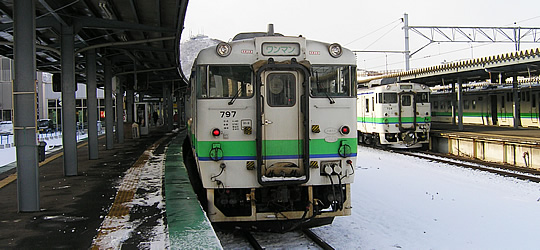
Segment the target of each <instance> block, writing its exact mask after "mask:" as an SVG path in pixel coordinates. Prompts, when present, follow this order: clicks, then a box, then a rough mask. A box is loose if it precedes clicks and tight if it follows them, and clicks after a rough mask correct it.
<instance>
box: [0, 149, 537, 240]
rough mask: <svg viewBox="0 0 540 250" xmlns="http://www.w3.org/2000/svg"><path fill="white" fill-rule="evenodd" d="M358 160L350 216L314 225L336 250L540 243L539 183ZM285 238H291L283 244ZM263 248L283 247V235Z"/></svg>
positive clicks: (401, 159)
mask: <svg viewBox="0 0 540 250" xmlns="http://www.w3.org/2000/svg"><path fill="white" fill-rule="evenodd" d="M60 143H61V141H60ZM9 152H10V151H9V149H2V150H0V159H5V158H6V157H8V156H9V155H10V154H11V155H14V151H13V153H9ZM13 157H14V156H13ZM155 157H157V158H152V160H151V161H150V162H149V163H147V166H145V169H144V170H143V171H142V172H143V173H144V175H143V176H141V181H140V182H139V184H140V185H142V186H139V188H143V189H148V190H152V189H151V187H155V186H156V185H157V186H161V184H159V183H154V181H160V179H161V178H155V177H156V176H161V171H163V169H162V165H163V159H162V158H161V157H162V156H161V155H160V156H155ZM358 159H359V160H358V163H357V167H356V177H355V183H354V184H353V186H352V197H351V199H352V204H353V210H352V215H351V216H348V217H337V218H336V219H335V220H334V223H333V224H332V225H328V226H324V227H320V228H314V229H313V231H314V232H315V233H316V234H318V235H320V236H321V237H322V238H324V239H325V240H327V241H328V242H329V243H330V244H331V245H332V246H333V247H335V248H336V249H396V248H397V249H401V248H402V249H538V248H539V246H540V237H538V236H537V235H538V232H540V230H539V229H540V184H539V183H533V182H528V181H522V180H518V179H515V178H510V177H503V176H499V175H496V174H492V173H487V172H482V171H478V170H470V169H464V168H460V167H455V166H451V165H447V164H443V163H433V162H429V161H426V160H422V159H418V158H413V157H409V156H404V155H398V154H392V153H391V152H386V151H381V150H377V149H372V148H364V147H359V149H358ZM0 166H1V165H0ZM146 174H148V176H146ZM156 202H157V203H159V204H158V207H159V208H163V207H164V205H163V203H162V202H163V198H162V197H161V194H160V192H158V191H157V190H153V191H151V192H149V193H147V194H146V195H145V196H143V197H135V200H134V203H133V204H132V205H131V206H152V205H155V204H156ZM138 223H140V221H139V222H138V221H134V222H132V224H131V226H129V225H127V226H126V227H125V229H126V230H125V231H124V232H123V233H125V235H123V237H119V238H123V239H125V238H124V237H126V236H128V235H130V234H132V233H133V230H134V228H136V227H137V224H138ZM128 224H129V223H128ZM154 232H155V234H154V235H155V237H154V238H153V239H149V242H146V243H143V245H144V246H143V245H140V247H148V246H149V247H150V248H168V247H169V245H168V236H167V230H166V225H164V223H159V225H158V226H156V227H155V230H154ZM276 237H279V234H276ZM286 237H287V236H285V238H286ZM285 238H282V239H284V240H285ZM221 240H222V241H223V240H225V241H227V240H226V239H221ZM290 241H291V238H290V237H289V238H288V239H287V242H288V243H290ZM244 244H245V243H243V244H240V245H238V246H239V247H240V246H245V245H244ZM266 247H267V248H268V249H276V248H277V249H280V248H281V249H282V248H283V247H284V245H283V240H282V241H279V240H278V241H275V243H271V245H268V246H266ZM291 247H292V248H294V247H293V246H291ZM298 247H300V248H301V246H298ZM303 247H307V248H310V247H308V246H303ZM241 248H242V247H241Z"/></svg>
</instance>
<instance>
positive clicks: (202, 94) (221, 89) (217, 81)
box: [197, 66, 253, 99]
mask: <svg viewBox="0 0 540 250" xmlns="http://www.w3.org/2000/svg"><path fill="white" fill-rule="evenodd" d="M251 72H252V71H251V68H250V67H249V66H208V67H206V66H202V67H199V72H198V74H197V78H198V81H197V82H198V84H197V85H198V89H199V91H198V92H199V95H198V97H199V98H231V97H236V98H238V99H242V98H249V97H251V96H253V85H252V84H251V83H252V73H251Z"/></svg>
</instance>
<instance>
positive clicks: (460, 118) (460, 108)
mask: <svg viewBox="0 0 540 250" xmlns="http://www.w3.org/2000/svg"><path fill="white" fill-rule="evenodd" d="M457 84H458V94H457V99H458V130H459V131H463V86H462V84H461V78H459V77H458V79H457Z"/></svg>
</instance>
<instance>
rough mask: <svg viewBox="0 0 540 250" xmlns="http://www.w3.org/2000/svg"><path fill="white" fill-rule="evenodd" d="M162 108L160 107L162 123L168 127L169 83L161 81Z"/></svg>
mask: <svg viewBox="0 0 540 250" xmlns="http://www.w3.org/2000/svg"><path fill="white" fill-rule="evenodd" d="M162 86H163V104H162V105H163V108H162V109H161V110H162V112H163V125H164V126H165V128H167V129H169V98H170V94H169V85H168V84H167V83H163V84H162Z"/></svg>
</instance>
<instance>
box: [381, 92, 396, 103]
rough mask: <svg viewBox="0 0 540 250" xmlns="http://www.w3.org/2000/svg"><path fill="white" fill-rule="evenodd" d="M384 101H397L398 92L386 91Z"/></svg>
mask: <svg viewBox="0 0 540 250" xmlns="http://www.w3.org/2000/svg"><path fill="white" fill-rule="evenodd" d="M382 103H397V93H384V94H383V99H382Z"/></svg>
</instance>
